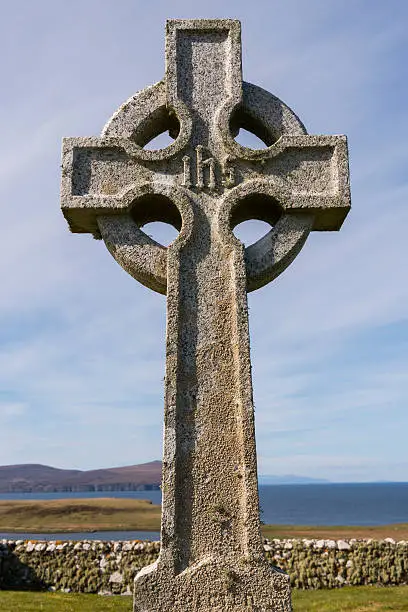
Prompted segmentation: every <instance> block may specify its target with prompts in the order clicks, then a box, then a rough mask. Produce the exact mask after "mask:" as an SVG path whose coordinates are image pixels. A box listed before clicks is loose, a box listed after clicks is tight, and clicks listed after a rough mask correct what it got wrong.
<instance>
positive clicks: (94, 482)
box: [0, 461, 329, 493]
mask: <svg viewBox="0 0 408 612" xmlns="http://www.w3.org/2000/svg"><path fill="white" fill-rule="evenodd" d="M161 466H162V464H161V461H151V462H150V463H141V464H139V465H127V466H124V467H116V468H106V469H100V470H61V469H59V468H54V467H50V466H49V465H39V464H32V463H28V464H23V465H4V466H0V493H31V492H36V493H39V492H44V493H54V492H55V493H63V492H73V493H75V492H81V491H83V492H86V491H148V490H154V489H159V488H160V484H161ZM328 482H329V481H328V480H323V479H318V478H307V477H305V476H293V475H288V476H259V484H260V485H273V484H313V483H316V484H318V483H328Z"/></svg>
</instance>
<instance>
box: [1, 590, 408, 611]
mask: <svg viewBox="0 0 408 612" xmlns="http://www.w3.org/2000/svg"><path fill="white" fill-rule="evenodd" d="M293 607H294V612H349V611H351V610H353V611H354V612H387V611H389V610H393V611H394V612H406V611H408V587H390V588H376V587H353V588H352V587H347V588H343V589H337V590H331V591H294V592H293ZM0 609H1V610H2V611H4V612H57V611H58V612H108V611H112V610H117V611H118V612H120V611H121V610H122V611H123V612H124V611H125V610H126V611H127V612H131V610H132V601H131V597H123V596H119V597H100V596H98V595H71V594H62V593H22V592H11V591H0Z"/></svg>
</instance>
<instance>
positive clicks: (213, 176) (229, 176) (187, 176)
mask: <svg viewBox="0 0 408 612" xmlns="http://www.w3.org/2000/svg"><path fill="white" fill-rule="evenodd" d="M195 152H196V154H195V160H192V159H191V157H190V156H189V155H185V156H184V157H183V185H184V187H188V188H191V187H196V188H197V189H198V190H199V191H201V190H202V189H204V188H207V189H209V190H210V191H214V190H215V189H216V188H217V173H216V161H215V159H214V158H213V157H207V158H206V159H204V155H205V150H204V147H203V145H198V146H197V147H196V149H195ZM192 161H193V165H194V163H195V172H193V170H192ZM221 174H222V180H221V184H222V185H223V186H224V187H228V188H230V187H233V186H234V185H235V173H234V169H233V168H232V167H231V166H228V165H225V166H224V167H223V169H222V171H221Z"/></svg>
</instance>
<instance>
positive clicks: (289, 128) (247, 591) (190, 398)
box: [61, 19, 350, 612]
mask: <svg viewBox="0 0 408 612" xmlns="http://www.w3.org/2000/svg"><path fill="white" fill-rule="evenodd" d="M241 127H242V128H245V129H247V130H249V131H251V132H253V133H255V134H256V135H257V136H259V137H260V138H261V139H262V140H263V141H264V142H265V145H266V148H264V149H259V150H252V149H248V148H246V147H243V146H241V145H240V144H238V143H237V142H236V141H235V140H234V136H235V135H236V134H237V132H238V131H239V129H240V128H241ZM167 130H168V131H169V133H170V135H171V136H173V137H174V142H172V144H170V145H169V146H167V147H166V148H164V149H160V150H148V149H146V148H144V147H145V145H146V144H147V143H148V142H149V141H150V140H152V139H153V138H154V137H155V136H157V135H158V134H160V133H162V132H164V131H167ZM62 175H63V176H62V196H61V198H62V210H63V213H64V215H65V217H66V219H67V221H68V223H69V227H70V229H71V231H73V232H85V233H90V234H93V235H94V236H95V237H96V238H103V240H104V241H105V244H106V246H107V248H108V249H109V251H110V253H111V254H112V255H113V257H114V258H115V259H116V260H117V262H118V263H119V264H120V265H121V266H122V267H123V268H124V269H125V270H126V271H127V272H129V274H131V275H132V276H133V277H134V278H136V279H137V280H138V281H140V282H141V283H143V284H144V285H146V286H147V287H150V288H151V289H153V290H155V291H158V292H159V293H163V294H166V295H167V336H166V378H165V414H164V457H163V480H162V493H163V503H162V527H161V552H160V556H159V559H158V561H157V563H155V564H154V565H152V566H149V567H147V568H145V569H144V570H142V571H141V572H139V574H138V575H137V576H136V579H135V599H134V610H135V612H153V611H154V612H190V611H191V612H192V611H200V612H209V611H210V610H211V611H216V610H219V611H223V612H227V611H228V612H229V611H243V610H246V611H258V612H264V611H265V612H266V611H271V612H272V611H273V612H277V611H282V612H288V611H289V610H291V600H290V588H289V583H288V577H287V576H286V575H285V574H283V573H281V572H279V571H278V570H276V569H274V568H271V567H270V566H269V565H268V563H267V562H266V560H265V559H264V556H263V547H262V540H261V536H260V522H259V508H258V490H257V468H256V450H255V436H254V409H253V402H252V383H251V365H250V355H249V332H248V313H247V297H246V294H247V292H248V291H253V290H254V289H258V288H259V287H261V286H263V285H265V284H266V283H268V282H270V281H271V280H273V279H274V278H275V277H276V276H277V275H278V274H280V273H281V272H282V271H283V270H284V269H285V268H286V267H287V266H288V265H289V264H290V263H291V262H292V261H293V259H294V258H295V257H296V255H297V254H298V253H299V251H300V250H301V248H302V246H303V244H304V243H305V240H306V238H307V236H308V234H309V232H310V231H311V230H338V229H340V227H341V225H342V223H343V220H344V218H345V216H346V215H347V213H348V210H349V207H350V194H349V181H348V156H347V143H346V138H345V137H344V136H309V135H307V133H306V130H305V128H304V126H303V125H302V123H301V122H300V121H299V119H298V118H297V117H296V115H295V114H294V113H293V112H292V111H291V110H290V108H288V107H287V106H286V105H285V104H283V102H281V101H280V100H279V99H278V98H276V97H275V96H273V95H271V94H270V93H268V92H267V91H265V90H263V89H261V88H260V87H257V86H255V85H251V84H249V83H245V82H243V81H242V73H241V32H240V23H239V22H238V21H235V20H228V19H220V20H218V19H217V20H171V21H168V22H167V29H166V74H165V78H164V79H163V81H160V82H159V83H157V84H156V85H153V86H152V87H148V88H147V89H144V90H143V91H141V92H139V93H137V94H136V95H135V96H133V97H132V98H130V100H128V101H127V102H125V104H123V105H122V106H121V107H120V108H119V109H118V111H117V112H116V113H115V114H114V115H113V117H112V118H111V119H110V121H109V122H108V124H107V125H106V127H105V128H104V130H103V133H102V136H101V137H100V138H67V139H65V140H64V145H63V170H62ZM247 219H261V220H264V221H266V222H268V223H269V224H270V225H271V230H270V231H269V232H268V233H267V234H266V235H265V236H264V237H263V238H261V239H260V240H258V241H257V242H256V243H255V244H253V245H251V246H249V247H247V248H244V246H243V244H242V243H241V242H240V241H239V240H238V239H237V238H235V236H234V234H233V232H232V230H233V228H234V226H235V225H237V224H238V223H240V222H241V221H244V220H247ZM151 221H164V222H167V223H170V224H172V225H173V226H174V227H175V228H176V229H177V230H179V232H180V233H179V235H178V237H177V238H176V240H174V242H173V243H172V244H170V246H169V247H167V248H165V247H163V246H162V245H160V244H158V243H157V242H155V241H154V240H153V239H152V238H150V237H149V236H148V235H147V234H146V233H145V232H143V229H142V228H143V226H144V224H146V223H148V222H151ZM147 323H148V322H146V323H144V324H147Z"/></svg>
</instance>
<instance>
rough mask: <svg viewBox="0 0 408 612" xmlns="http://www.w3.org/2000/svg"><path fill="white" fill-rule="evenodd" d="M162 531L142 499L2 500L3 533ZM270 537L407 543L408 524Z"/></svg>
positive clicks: (267, 529) (286, 530)
mask: <svg viewBox="0 0 408 612" xmlns="http://www.w3.org/2000/svg"><path fill="white" fill-rule="evenodd" d="M130 530H132V531H159V530H160V506H156V505H154V504H152V503H151V502H149V501H146V500H140V499H118V498H99V499H56V500H47V501H15V500H12V501H0V531H6V532H14V533H18V532H25V531H32V532H37V533H53V532H61V531H65V532H75V531H130ZM262 531H263V534H264V536H265V537H268V538H319V539H329V538H333V539H344V538H374V539H377V540H380V539H383V538H387V537H392V538H394V539H396V540H408V523H407V524H399V525H381V526H377V527H341V526H340V527H302V526H293V525H264V526H263V528H262Z"/></svg>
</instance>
